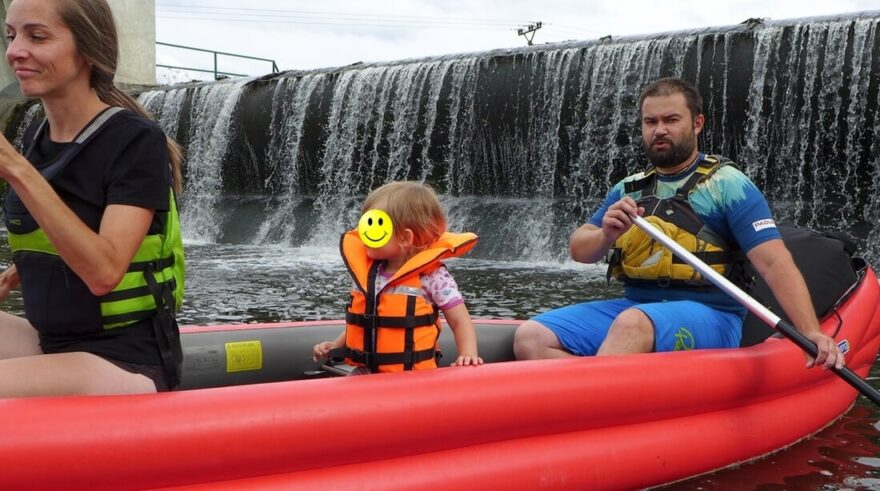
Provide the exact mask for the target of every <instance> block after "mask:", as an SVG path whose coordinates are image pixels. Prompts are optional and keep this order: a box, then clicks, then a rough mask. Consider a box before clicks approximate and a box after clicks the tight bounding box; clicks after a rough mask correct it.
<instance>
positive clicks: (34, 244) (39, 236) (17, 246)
mask: <svg viewBox="0 0 880 491" xmlns="http://www.w3.org/2000/svg"><path fill="white" fill-rule="evenodd" d="M8 235H9V248H10V249H12V252H18V251H31V252H42V253H45V254H52V255H53V256H57V255H58V250H57V249H55V246H53V245H52V243H51V242H49V237H47V236H46V234H45V233H44V232H43V229H39V228H38V229H37V230H34V231H33V232H30V233H27V234H13V233H11V232H10V233H9V234H8Z"/></svg>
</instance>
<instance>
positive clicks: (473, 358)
mask: <svg viewBox="0 0 880 491" xmlns="http://www.w3.org/2000/svg"><path fill="white" fill-rule="evenodd" d="M482 364H483V359H482V358H480V357H479V356H477V355H460V356H459V357H458V358H457V359H456V360H455V361H454V362H452V365H450V366H453V367H464V366H467V365H473V366H477V365H482Z"/></svg>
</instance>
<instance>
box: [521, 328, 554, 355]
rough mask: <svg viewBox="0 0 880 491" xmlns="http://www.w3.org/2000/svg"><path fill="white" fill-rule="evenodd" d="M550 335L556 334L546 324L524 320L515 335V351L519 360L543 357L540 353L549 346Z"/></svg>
mask: <svg viewBox="0 0 880 491" xmlns="http://www.w3.org/2000/svg"><path fill="white" fill-rule="evenodd" d="M548 336H552V337H553V338H555V337H556V336H555V335H554V334H553V333H552V332H551V331H550V330H549V329H547V328H546V327H544V325H542V324H541V323H539V322H535V321H533V320H528V321H525V322H523V323H522V324H520V325H519V327H517V328H516V333H515V334H514V336H513V353H514V355H516V359H517V360H534V359H538V358H542V356H541V355H540V353H541V352H542V351H544V350H545V349H546V348H548V347H549V344H548V342H547V340H548V339H547V338H548Z"/></svg>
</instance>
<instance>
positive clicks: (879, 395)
mask: <svg viewBox="0 0 880 491" xmlns="http://www.w3.org/2000/svg"><path fill="white" fill-rule="evenodd" d="M631 218H632V219H633V223H634V224H635V225H636V226H637V227H639V228H640V229H641V230H642V231H643V232H645V233H646V234H648V235H650V236H651V237H653V238H654V240H656V241H657V242H660V243H661V244H663V245H664V246H666V247H667V248H669V249H670V250H671V251H672V252H673V253H674V254H675V255H676V256H678V257H680V258H681V259H683V260H684V262H686V263H688V264H690V265H691V266H693V267H694V268H695V269H696V270H697V271H699V272H700V274H702V275H703V276H704V277H705V278H708V279H709V281H711V282H712V283H713V284H714V285H715V286H717V287H718V288H721V289H722V290H723V291H725V292H726V293H727V294H728V295H730V296H731V297H733V298H734V299H735V300H736V301H737V302H739V303H740V304H742V305H743V306H744V307H745V308H747V309H749V311H751V312H752V313H753V314H755V315H756V316H758V318H760V319H761V320H762V321H764V322H765V323H767V325H769V326H770V327H772V328H774V329H776V330H777V331H779V332H781V333H782V334H783V335H784V336H785V337H787V338H788V339H790V340H791V341H793V342H794V344H796V345H798V346H799V347H800V348H801V349H802V350H804V351H806V352H807V353H809V354H810V356H812V357H813V358H815V357H816V355H817V354H818V349H817V348H816V344H815V343H813V342H812V341H810V340H809V339H807V337H806V336H804V335H803V334H801V333H800V332H799V331H798V330H797V329H795V328H794V326H792V325H791V324H789V323H787V322H785V321H784V320H782V319H780V318H779V316H778V315H776V314H774V313H773V312H772V311H771V310H770V309H768V308H767V307H765V306H763V305H762V304H761V303H760V302H758V301H757V300H755V299H753V298H752V297H750V296H749V294H747V293H746V292H744V291H742V290H741V289H740V288H739V287H738V286H736V285H734V284H733V283H732V282H731V281H730V280H728V279H727V278H725V277H724V276H722V275H721V274H720V273H718V272H717V271H715V270H714V269H712V268H711V267H709V266H708V265H707V264H706V263H704V262H703V261H701V260H700V259H699V258H698V257H697V256H695V255H693V254H691V252H690V251H688V250H687V249H685V248H684V247H682V246H681V245H680V244H679V243H678V242H675V241H674V240H672V239H670V238H669V237H667V236H666V234H664V233H663V232H662V231H660V229H658V228H657V227H655V226H653V225H651V223H650V222H648V221H647V220H645V219H644V218H642V217H640V216H635V217H631ZM831 370H832V371H833V372H834V373H836V374H837V375H838V376H840V378H842V379H843V380H845V381H846V382H847V383H848V384H850V385H852V386H853V387H855V388H856V390H858V391H859V392H861V393H862V395H864V396H865V397H867V398H868V399H871V400H872V401H874V403H875V404H877V405H878V406H880V391H877V389H875V388H874V387H872V386H871V385H870V384H868V382H866V381H865V380H864V379H862V378H860V377H859V376H858V375H856V374H855V372H853V371H852V370H850V369H849V368H847V367H846V366H844V367H843V368H836V367H831Z"/></svg>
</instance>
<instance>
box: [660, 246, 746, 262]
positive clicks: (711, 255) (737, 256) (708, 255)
mask: <svg viewBox="0 0 880 491" xmlns="http://www.w3.org/2000/svg"><path fill="white" fill-rule="evenodd" d="M693 255H694V256H697V257H698V258H699V259H700V260H701V261H703V262H704V263H706V264H731V263H734V262H736V261H741V260H743V259H744V258H745V254H744V253H743V251H742V250H740V249H737V250H734V251H703V252H694V253H693ZM672 262H673V264H686V261H685V260H683V259H680V258H679V257H678V256H675V255H673V256H672Z"/></svg>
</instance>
